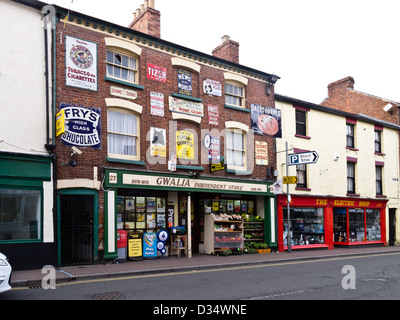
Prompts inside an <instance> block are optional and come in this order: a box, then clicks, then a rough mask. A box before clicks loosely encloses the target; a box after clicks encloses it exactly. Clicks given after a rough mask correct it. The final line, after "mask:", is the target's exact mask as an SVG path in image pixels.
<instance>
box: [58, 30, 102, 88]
mask: <svg viewBox="0 0 400 320" xmlns="http://www.w3.org/2000/svg"><path fill="white" fill-rule="evenodd" d="M65 50H66V55H65V65H66V66H65V67H66V68H65V69H66V72H65V78H66V79H65V80H66V84H67V86H72V87H77V88H80V89H87V90H92V91H97V44H96V43H93V42H90V41H87V40H81V39H78V38H74V37H70V36H66V37H65Z"/></svg>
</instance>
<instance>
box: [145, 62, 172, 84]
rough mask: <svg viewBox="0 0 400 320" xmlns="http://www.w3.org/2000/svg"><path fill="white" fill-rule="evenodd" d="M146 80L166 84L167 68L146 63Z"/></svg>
mask: <svg viewBox="0 0 400 320" xmlns="http://www.w3.org/2000/svg"><path fill="white" fill-rule="evenodd" d="M147 78H148V79H151V80H155V81H160V82H164V83H165V82H167V68H165V67H160V66H156V65H155V64H151V63H148V64H147Z"/></svg>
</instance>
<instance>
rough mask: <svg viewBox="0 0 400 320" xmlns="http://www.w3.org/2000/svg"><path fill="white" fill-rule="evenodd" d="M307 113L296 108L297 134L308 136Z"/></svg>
mask: <svg viewBox="0 0 400 320" xmlns="http://www.w3.org/2000/svg"><path fill="white" fill-rule="evenodd" d="M306 120H307V113H306V112H304V111H302V110H298V109H296V135H299V136H307V122H306Z"/></svg>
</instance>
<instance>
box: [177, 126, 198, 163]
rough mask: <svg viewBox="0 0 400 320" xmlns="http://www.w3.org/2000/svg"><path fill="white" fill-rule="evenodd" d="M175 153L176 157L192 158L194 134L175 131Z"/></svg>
mask: <svg viewBox="0 0 400 320" xmlns="http://www.w3.org/2000/svg"><path fill="white" fill-rule="evenodd" d="M176 153H177V157H178V159H186V160H194V134H193V133H191V132H189V131H177V132H176Z"/></svg>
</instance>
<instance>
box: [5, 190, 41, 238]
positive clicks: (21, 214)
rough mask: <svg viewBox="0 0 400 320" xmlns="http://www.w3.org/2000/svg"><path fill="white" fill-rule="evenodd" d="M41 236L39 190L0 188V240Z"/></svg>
mask: <svg viewBox="0 0 400 320" xmlns="http://www.w3.org/2000/svg"><path fill="white" fill-rule="evenodd" d="M40 238H41V192H40V191H39V190H17V189H0V241H2V240H38V239H40Z"/></svg>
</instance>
